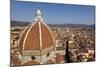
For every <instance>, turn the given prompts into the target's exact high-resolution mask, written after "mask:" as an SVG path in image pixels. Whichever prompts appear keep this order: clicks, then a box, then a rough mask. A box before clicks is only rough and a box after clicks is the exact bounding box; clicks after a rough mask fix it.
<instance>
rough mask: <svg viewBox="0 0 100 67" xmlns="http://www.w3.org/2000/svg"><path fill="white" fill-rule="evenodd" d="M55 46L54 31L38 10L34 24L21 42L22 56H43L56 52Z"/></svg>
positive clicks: (23, 35)
mask: <svg viewBox="0 0 100 67" xmlns="http://www.w3.org/2000/svg"><path fill="white" fill-rule="evenodd" d="M54 46H55V45H54V39H53V36H52V31H51V29H50V28H49V26H48V25H46V24H45V23H44V22H43V19H42V16H41V12H40V10H37V13H36V18H35V20H34V22H33V23H32V24H31V25H29V26H28V27H27V28H26V29H25V30H24V32H23V33H22V35H21V38H20V40H19V49H20V50H21V54H22V55H41V54H45V53H48V52H50V51H52V50H54Z"/></svg>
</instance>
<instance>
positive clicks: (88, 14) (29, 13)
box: [11, 0, 95, 24]
mask: <svg viewBox="0 0 100 67" xmlns="http://www.w3.org/2000/svg"><path fill="white" fill-rule="evenodd" d="M38 6H39V8H40V10H41V12H42V15H43V18H44V21H45V22H46V23H48V24H63V23H72V24H94V23H95V22H94V21H95V7H94V6H89V5H88V6H86V5H84V6H83V5H71V4H54V3H53V4H50V3H36V2H21V1H15V0H12V2H11V20H17V21H28V22H32V21H34V17H35V13H36V9H37V7H38Z"/></svg>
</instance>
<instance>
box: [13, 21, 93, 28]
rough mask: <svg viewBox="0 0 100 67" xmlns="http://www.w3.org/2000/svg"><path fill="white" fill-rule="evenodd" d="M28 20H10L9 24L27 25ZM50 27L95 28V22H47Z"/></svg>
mask: <svg viewBox="0 0 100 67" xmlns="http://www.w3.org/2000/svg"><path fill="white" fill-rule="evenodd" d="M29 24H30V22H22V21H11V26H27V25H29ZM48 25H49V26H50V27H71V28H93V29H94V28H95V24H92V25H86V24H48Z"/></svg>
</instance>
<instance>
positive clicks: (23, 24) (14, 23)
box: [11, 21, 30, 26]
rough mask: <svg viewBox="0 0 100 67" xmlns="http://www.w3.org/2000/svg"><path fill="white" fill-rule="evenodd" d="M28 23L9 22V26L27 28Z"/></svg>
mask: <svg viewBox="0 0 100 67" xmlns="http://www.w3.org/2000/svg"><path fill="white" fill-rule="evenodd" d="M29 24H30V22H23V21H11V26H27V25H29Z"/></svg>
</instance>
